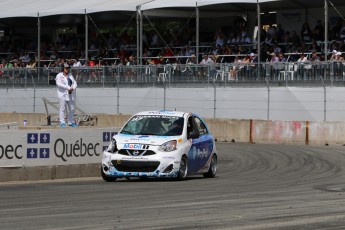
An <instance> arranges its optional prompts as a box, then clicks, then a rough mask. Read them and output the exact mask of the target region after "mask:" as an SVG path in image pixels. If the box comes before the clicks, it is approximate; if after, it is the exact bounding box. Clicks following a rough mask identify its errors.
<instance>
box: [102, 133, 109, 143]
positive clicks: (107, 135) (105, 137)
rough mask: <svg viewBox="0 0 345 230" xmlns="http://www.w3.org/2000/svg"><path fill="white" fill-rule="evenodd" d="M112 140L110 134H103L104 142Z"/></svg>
mask: <svg viewBox="0 0 345 230" xmlns="http://www.w3.org/2000/svg"><path fill="white" fill-rule="evenodd" d="M110 140H111V136H110V132H103V142H107V141H110Z"/></svg>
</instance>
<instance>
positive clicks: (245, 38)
mask: <svg viewBox="0 0 345 230" xmlns="http://www.w3.org/2000/svg"><path fill="white" fill-rule="evenodd" d="M251 42H252V40H251V39H250V37H249V36H248V34H247V33H246V32H245V31H244V32H243V33H242V37H241V40H240V43H242V44H243V43H245V44H249V43H251Z"/></svg>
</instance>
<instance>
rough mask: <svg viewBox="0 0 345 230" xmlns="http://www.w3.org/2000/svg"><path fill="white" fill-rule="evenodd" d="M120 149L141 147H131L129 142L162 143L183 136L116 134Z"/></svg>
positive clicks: (139, 143)
mask: <svg viewBox="0 0 345 230" xmlns="http://www.w3.org/2000/svg"><path fill="white" fill-rule="evenodd" d="M114 137H115V140H116V143H117V146H118V148H119V149H122V148H124V149H128V148H141V147H140V146H132V147H129V145H128V144H138V145H161V144H164V143H165V142H167V141H170V140H178V139H180V138H181V136H151V135H128V134H117V135H115V136H114Z"/></svg>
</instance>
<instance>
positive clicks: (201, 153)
mask: <svg viewBox="0 0 345 230" xmlns="http://www.w3.org/2000/svg"><path fill="white" fill-rule="evenodd" d="M190 133H194V134H197V135H192V136H193V137H191V138H188V139H189V141H191V142H192V145H191V149H190V150H189V153H188V171H189V172H190V173H196V172H199V171H200V170H201V169H202V168H203V167H204V165H205V164H206V162H207V160H208V158H209V156H210V155H211V151H212V148H213V146H212V145H213V142H212V138H210V135H209V133H208V130H207V129H206V126H205V124H204V123H203V122H202V120H201V119H200V118H198V117H196V116H190V117H189V118H188V123H187V135H188V137H189V136H190Z"/></svg>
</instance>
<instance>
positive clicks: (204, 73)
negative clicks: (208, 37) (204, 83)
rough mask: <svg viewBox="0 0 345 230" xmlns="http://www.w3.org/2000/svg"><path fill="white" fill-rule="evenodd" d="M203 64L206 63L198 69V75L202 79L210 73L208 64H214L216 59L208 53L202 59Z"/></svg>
mask: <svg viewBox="0 0 345 230" xmlns="http://www.w3.org/2000/svg"><path fill="white" fill-rule="evenodd" d="M199 64H201V65H204V66H203V67H200V68H199V71H198V77H199V78H200V79H201V80H204V78H205V77H206V76H207V74H208V66H209V65H213V64H214V61H213V60H212V58H211V57H209V55H208V54H207V53H205V54H204V58H203V59H202V60H201V61H200V63H199Z"/></svg>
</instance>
